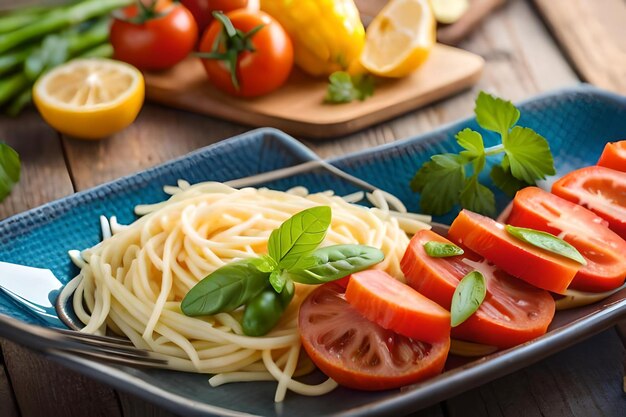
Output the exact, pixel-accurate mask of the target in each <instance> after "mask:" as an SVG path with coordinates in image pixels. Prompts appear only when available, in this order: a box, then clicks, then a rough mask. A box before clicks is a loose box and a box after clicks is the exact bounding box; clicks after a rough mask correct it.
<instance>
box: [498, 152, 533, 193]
mask: <svg viewBox="0 0 626 417" xmlns="http://www.w3.org/2000/svg"><path fill="white" fill-rule="evenodd" d="M506 159H507V160H508V158H506ZM489 176H490V177H491V180H492V181H493V183H494V184H495V186H496V187H498V188H499V189H501V190H502V191H504V193H505V194H506V195H508V196H509V197H511V198H513V197H514V196H515V193H516V192H518V191H519V190H521V189H522V188H524V187H527V186H529V185H531V184H528V183H527V182H525V181H522V180H518V179H517V178H515V177H514V176H513V174H511V170H510V169H509V168H507V169H505V168H503V167H502V166H501V165H494V166H493V167H492V168H491V173H490V174H489Z"/></svg>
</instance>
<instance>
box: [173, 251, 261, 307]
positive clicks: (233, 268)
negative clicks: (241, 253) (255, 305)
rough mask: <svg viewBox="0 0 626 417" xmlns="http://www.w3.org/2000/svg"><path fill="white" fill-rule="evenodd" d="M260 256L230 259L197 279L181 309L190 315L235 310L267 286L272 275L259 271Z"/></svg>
mask: <svg viewBox="0 0 626 417" xmlns="http://www.w3.org/2000/svg"><path fill="white" fill-rule="evenodd" d="M260 263H261V259H260V258H252V259H243V260H240V261H235V262H231V263H229V264H227V265H224V266H223V267H221V268H219V269H216V270H215V271H213V272H212V273H211V274H209V275H208V276H207V277H206V278H204V279H202V280H201V281H200V282H198V283H197V284H196V285H195V286H194V287H193V288H192V289H191V290H189V292H188V293H187V294H186V295H185V298H183V301H182V302H181V304H180V308H181V310H182V311H183V313H184V314H185V315H187V316H203V315H209V314H216V313H221V312H228V311H232V310H234V309H236V308H238V307H240V306H241V305H243V304H245V303H247V302H248V301H249V300H251V299H252V298H254V297H256V295H257V294H259V293H260V292H261V291H263V289H264V288H266V287H267V279H268V277H269V274H268V273H266V272H262V271H259V269H258V266H259V264H260Z"/></svg>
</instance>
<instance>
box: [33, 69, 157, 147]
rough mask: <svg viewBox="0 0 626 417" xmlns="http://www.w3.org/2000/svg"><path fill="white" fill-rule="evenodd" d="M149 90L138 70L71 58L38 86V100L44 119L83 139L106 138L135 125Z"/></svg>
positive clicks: (34, 97) (47, 75) (65, 132)
mask: <svg viewBox="0 0 626 417" xmlns="http://www.w3.org/2000/svg"><path fill="white" fill-rule="evenodd" d="M144 94H145V86H144V79H143V75H141V72H139V70H138V69H137V68H135V67H133V66H132V65H128V64H126V63H124V62H120V61H114V60H111V59H103V58H89V59H77V60H73V61H70V62H68V63H66V64H64V65H61V66H59V67H56V68H54V69H53V70H51V71H50V72H48V73H46V74H45V75H43V76H42V77H40V78H39V80H37V82H36V83H35V85H34V86H33V101H34V102H35V105H36V106H37V109H38V110H39V113H40V114H41V116H42V117H43V118H44V120H45V121H46V122H47V123H48V124H49V125H50V126H52V127H53V128H55V129H56V130H58V131H59V132H61V133H64V134H67V135H70V136H73V137H77V138H81V139H100V138H103V137H106V136H110V135H112V134H113V133H115V132H118V131H120V130H122V129H124V128H125V127H127V126H128V125H130V124H131V123H132V122H133V121H134V120H135V118H136V117H137V114H138V113H139V110H141V105H142V104H143V99H144Z"/></svg>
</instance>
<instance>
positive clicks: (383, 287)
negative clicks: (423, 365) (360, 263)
mask: <svg viewBox="0 0 626 417" xmlns="http://www.w3.org/2000/svg"><path fill="white" fill-rule="evenodd" d="M346 300H348V302H349V303H350V305H351V306H352V307H354V308H355V309H356V310H357V311H358V312H359V313H361V314H362V315H363V316H365V317H366V318H368V319H369V320H371V321H373V322H375V323H377V324H378V325H379V326H382V327H384V328H385V329H390V330H393V331H395V332H397V333H400V334H401V335H404V336H406V337H410V338H413V339H415V340H425V341H428V342H436V341H438V340H440V339H444V338H447V337H450V312H449V311H447V310H446V309H444V308H442V307H441V306H439V305H438V304H437V303H435V302H433V301H432V300H429V299H428V298H426V297H424V296H423V295H422V294H420V293H418V292H417V291H415V290H414V289H413V288H411V287H409V286H408V285H406V284H403V283H401V282H400V281H398V280H397V279H395V278H394V277H392V276H391V275H389V274H388V273H386V272H385V271H381V270H378V269H369V270H366V271H361V272H357V273H355V274H352V275H350V281H348V286H347V288H346Z"/></svg>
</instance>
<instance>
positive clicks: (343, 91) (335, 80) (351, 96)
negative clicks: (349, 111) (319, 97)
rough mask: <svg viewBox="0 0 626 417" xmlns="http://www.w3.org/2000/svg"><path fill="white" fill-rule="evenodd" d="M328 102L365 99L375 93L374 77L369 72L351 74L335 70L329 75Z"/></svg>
mask: <svg viewBox="0 0 626 417" xmlns="http://www.w3.org/2000/svg"><path fill="white" fill-rule="evenodd" d="M328 81H329V83H328V88H327V90H326V97H325V98H324V102H326V103H334V104H338V103H350V102H351V101H353V100H361V101H363V100H365V99H366V98H368V97H371V96H372V95H374V77H372V76H371V75H369V74H361V75H354V76H350V74H348V73H347V72H345V71H336V72H333V73H332V74H331V75H330V77H328Z"/></svg>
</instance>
